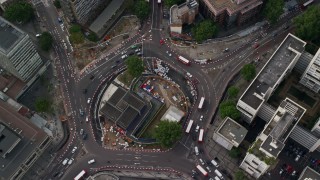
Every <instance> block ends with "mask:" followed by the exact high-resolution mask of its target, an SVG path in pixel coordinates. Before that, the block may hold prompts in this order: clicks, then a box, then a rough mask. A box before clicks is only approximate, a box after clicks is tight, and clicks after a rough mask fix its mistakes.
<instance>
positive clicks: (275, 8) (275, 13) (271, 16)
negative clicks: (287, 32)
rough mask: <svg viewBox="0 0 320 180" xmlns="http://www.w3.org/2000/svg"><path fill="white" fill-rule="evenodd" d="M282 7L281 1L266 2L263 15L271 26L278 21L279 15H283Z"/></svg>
mask: <svg viewBox="0 0 320 180" xmlns="http://www.w3.org/2000/svg"><path fill="white" fill-rule="evenodd" d="M283 7H284V1H283V0H268V1H267V3H266V5H265V9H264V11H263V14H264V16H265V17H266V18H267V19H268V21H269V22H270V23H271V24H274V23H276V22H277V21H278V19H279V17H280V15H281V14H282V13H283Z"/></svg>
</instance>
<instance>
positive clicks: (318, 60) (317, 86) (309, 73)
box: [300, 49, 320, 93]
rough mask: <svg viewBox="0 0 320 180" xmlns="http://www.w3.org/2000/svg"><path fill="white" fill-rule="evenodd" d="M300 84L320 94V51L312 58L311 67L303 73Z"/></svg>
mask: <svg viewBox="0 0 320 180" xmlns="http://www.w3.org/2000/svg"><path fill="white" fill-rule="evenodd" d="M300 83H301V84H303V85H304V86H306V87H308V88H309V89H311V90H312V91H314V92H316V93H318V92H319V90H320V49H318V52H317V53H316V55H315V56H314V57H313V58H312V60H311V62H310V64H309V66H308V67H307V69H306V70H305V72H304V73H303V75H302V77H301V80H300Z"/></svg>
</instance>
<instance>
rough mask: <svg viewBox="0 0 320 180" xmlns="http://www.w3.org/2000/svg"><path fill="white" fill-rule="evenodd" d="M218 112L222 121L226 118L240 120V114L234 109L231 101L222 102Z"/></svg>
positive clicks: (234, 104) (233, 103) (234, 105)
mask: <svg viewBox="0 0 320 180" xmlns="http://www.w3.org/2000/svg"><path fill="white" fill-rule="evenodd" d="M219 112H220V117H221V118H222V119H224V118H225V117H227V116H229V117H230V118H232V119H234V120H238V119H240V112H239V111H238V109H237V108H236V103H235V102H233V101H231V100H228V101H223V102H222V103H221V104H220V106H219Z"/></svg>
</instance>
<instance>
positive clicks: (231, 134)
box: [217, 117, 248, 144]
mask: <svg viewBox="0 0 320 180" xmlns="http://www.w3.org/2000/svg"><path fill="white" fill-rule="evenodd" d="M217 132H218V133H219V134H221V135H222V136H224V137H225V138H226V139H228V140H229V141H231V142H236V143H238V144H240V143H241V142H242V141H243V139H244V138H245V136H246V134H247V132H248V130H247V129H246V128H244V127H243V126H241V125H240V124H239V123H237V122H236V121H234V120H233V119H231V118H229V117H226V118H225V120H224V122H223V123H221V125H220V126H219V128H218V129H217Z"/></svg>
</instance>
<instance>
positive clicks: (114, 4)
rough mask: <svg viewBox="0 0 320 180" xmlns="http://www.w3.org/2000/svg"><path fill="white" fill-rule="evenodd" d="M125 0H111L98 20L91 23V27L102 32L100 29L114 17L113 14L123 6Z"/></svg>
mask: <svg viewBox="0 0 320 180" xmlns="http://www.w3.org/2000/svg"><path fill="white" fill-rule="evenodd" d="M123 2H124V0H116V1H111V3H110V4H109V5H108V7H107V8H105V9H104V10H103V12H102V13H101V14H100V15H99V16H98V17H97V19H96V20H94V21H93V23H92V24H91V25H90V27H89V29H90V30H91V31H93V32H95V33H96V34H101V33H100V31H101V30H102V29H103V28H104V26H105V24H106V23H107V22H108V21H109V20H110V19H111V18H112V16H113V15H114V14H115V13H116V12H117V10H118V9H119V8H120V7H121V5H122V4H123Z"/></svg>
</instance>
